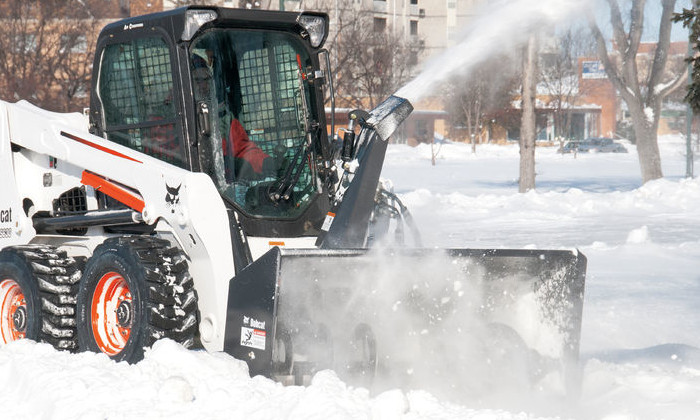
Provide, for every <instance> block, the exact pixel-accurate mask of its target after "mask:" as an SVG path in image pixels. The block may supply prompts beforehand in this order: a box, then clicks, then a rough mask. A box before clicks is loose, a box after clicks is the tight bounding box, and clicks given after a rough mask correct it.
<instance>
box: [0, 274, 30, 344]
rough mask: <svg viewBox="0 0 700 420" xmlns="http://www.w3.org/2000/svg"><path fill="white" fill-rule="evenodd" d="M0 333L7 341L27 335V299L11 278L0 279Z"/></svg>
mask: <svg viewBox="0 0 700 420" xmlns="http://www.w3.org/2000/svg"><path fill="white" fill-rule="evenodd" d="M0 305H1V306H0V317H1V319H0V330H1V331H0V334H1V335H2V342H3V343H9V342H11V341H15V340H19V339H21V338H24V337H26V336H27V301H26V300H25V298H24V292H23V291H22V288H21V287H20V286H19V284H18V283H17V282H16V281H14V280H12V279H4V280H2V281H0Z"/></svg>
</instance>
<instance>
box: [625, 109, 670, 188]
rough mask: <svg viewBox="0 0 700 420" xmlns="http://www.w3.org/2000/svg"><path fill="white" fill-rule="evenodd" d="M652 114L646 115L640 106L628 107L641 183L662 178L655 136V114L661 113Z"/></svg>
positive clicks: (659, 110) (657, 119)
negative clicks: (635, 141)
mask: <svg viewBox="0 0 700 420" xmlns="http://www.w3.org/2000/svg"><path fill="white" fill-rule="evenodd" d="M628 104H629V102H628ZM659 108H660V107H659ZM652 112H653V115H647V113H646V112H644V109H643V108H642V105H641V104H640V105H639V106H634V107H630V115H631V117H632V125H633V126H634V134H635V137H636V138H637V155H638V156H639V166H640V169H641V172H642V182H643V183H646V182H648V181H652V180H654V179H659V178H663V176H664V175H663V173H662V171H661V154H660V153H659V143H658V141H657V134H656V132H657V129H658V125H659V123H658V121H659V117H658V115H657V114H658V113H659V112H661V109H655V110H653V111H652ZM650 119H651V120H650Z"/></svg>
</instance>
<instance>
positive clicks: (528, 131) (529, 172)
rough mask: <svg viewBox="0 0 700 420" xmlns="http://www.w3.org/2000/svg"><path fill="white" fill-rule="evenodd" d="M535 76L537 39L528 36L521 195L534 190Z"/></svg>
mask: <svg viewBox="0 0 700 420" xmlns="http://www.w3.org/2000/svg"><path fill="white" fill-rule="evenodd" d="M536 74H537V38H536V36H535V35H534V34H533V35H530V38H529V40H528V42H527V47H526V49H525V54H524V56H523V93H522V108H523V114H522V119H521V121H520V181H519V183H518V185H519V191H520V192H521V193H523V192H527V191H530V190H533V189H535V136H536V135H537V132H536V119H535V97H536V89H535V88H536V85H537V80H536Z"/></svg>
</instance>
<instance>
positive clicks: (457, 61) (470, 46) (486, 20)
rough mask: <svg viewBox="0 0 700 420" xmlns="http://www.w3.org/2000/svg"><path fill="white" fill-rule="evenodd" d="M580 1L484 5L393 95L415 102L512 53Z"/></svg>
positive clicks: (505, 0) (541, 0)
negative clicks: (459, 36)
mask: <svg viewBox="0 0 700 420" xmlns="http://www.w3.org/2000/svg"><path fill="white" fill-rule="evenodd" d="M585 4H586V2H583V1H581V0H516V1H510V0H500V1H496V2H485V4H484V7H485V9H483V10H481V12H477V17H476V18H475V19H474V20H473V21H471V22H470V23H469V27H468V28H467V30H466V31H465V32H464V34H463V37H462V40H461V41H460V42H459V44H457V45H456V46H455V47H452V48H449V49H447V50H446V51H444V52H443V53H442V54H440V55H439V56H437V57H434V58H432V59H431V60H429V61H428V62H427V63H426V65H425V68H424V69H423V70H422V71H421V73H420V74H419V75H418V77H416V78H415V79H413V80H412V81H411V82H409V83H408V84H407V85H406V86H404V87H402V88H401V89H399V91H398V92H396V96H399V97H402V98H406V99H408V100H409V101H411V102H413V103H415V102H416V101H417V100H419V99H421V98H422V97H423V96H425V95H426V94H427V93H429V92H431V91H432V90H434V88H435V85H436V84H438V83H441V82H444V81H445V80H446V79H447V77H449V76H451V75H453V74H468V73H469V72H470V71H471V70H472V69H473V68H474V67H475V66H476V65H477V64H479V63H481V62H483V61H485V60H486V59H488V58H489V57H491V56H493V55H495V54H502V53H504V52H508V51H512V50H513V49H514V48H515V47H517V46H518V45H520V44H521V43H522V42H523V41H525V40H526V39H527V35H528V34H529V33H531V32H532V31H534V30H535V29H542V28H546V27H553V25H554V24H555V23H559V22H561V21H562V20H566V19H567V18H568V17H570V16H572V15H573V14H574V13H576V12H580V11H581V10H582V8H583V7H584V5H585Z"/></svg>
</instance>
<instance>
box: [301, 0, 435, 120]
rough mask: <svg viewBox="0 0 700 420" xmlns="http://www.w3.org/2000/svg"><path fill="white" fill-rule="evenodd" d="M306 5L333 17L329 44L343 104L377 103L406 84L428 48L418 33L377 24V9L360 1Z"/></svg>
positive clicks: (310, 0)
mask: <svg viewBox="0 0 700 420" xmlns="http://www.w3.org/2000/svg"><path fill="white" fill-rule="evenodd" d="M300 8H306V9H309V10H320V11H325V12H326V13H328V14H329V16H330V17H331V30H330V36H329V39H328V41H327V42H326V48H327V49H328V50H329V52H330V53H331V56H332V57H333V63H334V66H333V67H334V69H333V71H334V83H335V88H336V92H337V99H338V100H339V105H340V106H347V107H358V108H359V107H361V108H364V107H367V106H369V107H370V108H373V107H374V106H376V105H377V104H379V103H380V102H381V101H382V100H384V99H386V97H388V96H389V95H391V94H392V93H394V92H395V91H396V90H398V88H399V87H401V86H402V85H403V84H405V83H406V82H407V81H408V80H409V79H410V77H411V76H412V71H413V69H414V68H415V67H416V65H417V63H418V57H419V55H420V54H421V53H422V51H423V47H422V43H421V42H420V40H419V39H418V38H417V37H415V36H412V37H404V36H402V34H399V33H397V32H396V31H395V30H394V28H391V27H386V28H382V27H375V21H374V13H373V12H371V11H365V10H362V9H361V8H359V7H358V6H356V5H354V2H338V4H337V5H329V2H326V1H320V0H316V1H314V0H306V1H302V2H301V4H300Z"/></svg>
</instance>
